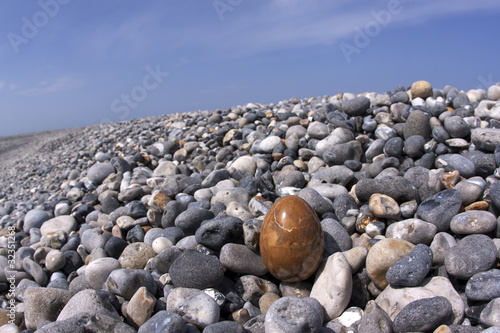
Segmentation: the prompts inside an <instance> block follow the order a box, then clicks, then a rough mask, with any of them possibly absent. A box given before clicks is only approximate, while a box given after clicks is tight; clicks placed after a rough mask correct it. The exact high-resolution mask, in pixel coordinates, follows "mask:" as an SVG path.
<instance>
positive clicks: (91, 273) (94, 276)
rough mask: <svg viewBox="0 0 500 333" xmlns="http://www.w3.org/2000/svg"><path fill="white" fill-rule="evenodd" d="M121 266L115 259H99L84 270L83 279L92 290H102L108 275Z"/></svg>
mask: <svg viewBox="0 0 500 333" xmlns="http://www.w3.org/2000/svg"><path fill="white" fill-rule="evenodd" d="M120 268H122V266H121V265H120V262H119V261H118V260H116V259H115V258H109V257H108V258H99V259H95V260H93V261H92V262H90V263H89V264H88V265H87V267H86V268H85V278H86V279H87V282H88V283H89V285H90V286H91V287H92V288H94V289H102V288H103V287H104V283H105V282H106V280H107V278H108V276H109V274H111V272H112V271H114V270H115V269H120Z"/></svg>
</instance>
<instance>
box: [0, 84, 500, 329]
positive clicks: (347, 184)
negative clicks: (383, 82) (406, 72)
mask: <svg viewBox="0 0 500 333" xmlns="http://www.w3.org/2000/svg"><path fill="white" fill-rule="evenodd" d="M407 84H408V85H407V86H398V87H395V88H394V89H393V90H391V91H387V92H378V93H377V92H366V93H362V94H357V95H356V94H353V93H347V92H346V93H339V94H335V95H331V96H320V97H311V98H303V99H299V98H295V97H294V98H291V99H289V100H284V101H280V102H276V103H271V104H266V105H264V104H259V103H247V104H244V105H240V106H236V107H231V108H226V109H220V110H215V111H196V112H190V113H182V114H170V115H164V116H154V117H148V118H143V119H134V120H128V121H122V122H119V123H107V124H101V125H94V126H89V127H82V128H75V129H69V130H62V131H57V132H44V133H35V134H34V135H24V136H19V137H17V138H16V137H9V138H0V333H17V332H25V333H28V332H40V333H42V332H43V333H48V332H72V333H80V332H82V333H83V332H116V333H118V332H120V333H122V332H140V333H143V332H144V333H146V332H173V333H188V332H189V333H194V332H206V333H214V332H225V333H229V332H242V333H243V332H247V333H260V332H267V333H275V332H276V333H280V332H283V333H285V332H286V333H290V332H297V333H298V332H321V333H328V332H335V333H340V332H342V333H347V332H353V333H357V332H359V333H362V332H363V333H365V332H384V333H389V332H439V333H445V332H459V333H462V332H463V333H469V332H470V333H475V332H490V333H492V332H497V333H498V332H500V264H499V259H500V84H496V85H492V86H490V87H484V88H483V89H470V90H468V91H462V90H458V89H457V88H455V87H453V86H451V85H447V86H445V87H433V86H432V85H431V83H429V82H426V81H417V82H413V83H412V82H409V83H407ZM289 196H296V197H299V198H301V199H302V200H303V201H304V202H305V203H304V204H302V201H300V202H301V203H300V204H298V205H297V204H288V206H287V205H286V204H284V203H285V202H297V201H294V200H292V201H290V200H288V201H285V200H284V201H282V204H281V205H279V206H278V205H273V204H274V203H276V202H277V201H278V200H280V199H282V198H286V197H289ZM303 205H305V207H306V208H302V207H303ZM268 212H271V213H270V214H268ZM299 215H300V218H296V219H294V216H299ZM279 216H283V219H284V220H285V221H283V222H281V221H279V218H278V217H279ZM304 221H305V222H304ZM309 221H311V222H309ZM273 223H274V224H276V225H278V226H279V227H278V228H275V229H271V228H267V226H266V224H273ZM304 223H305V224H306V225H305V228H306V229H300V228H302V227H303V225H304ZM313 223H316V224H317V227H314V228H312V227H310V226H311V225H313ZM285 224H286V227H285ZM299 225H300V226H299ZM261 229H262V232H266V234H261ZM294 230H295V231H297V234H293V232H294ZM292 234H293V235H295V236H293V235H292ZM318 237H319V238H318ZM273 239H274V240H273ZM276 239H277V240H278V241H276ZM318 239H319V240H321V241H319V240H318ZM285 240H286V241H285ZM261 241H265V242H266V244H261V243H260V242H261ZM278 243H279V244H278ZM264 245H266V246H264ZM278 245H280V246H284V247H285V248H286V249H287V250H288V249H292V248H293V249H294V251H296V252H298V253H302V254H304V253H305V254H308V253H310V255H307V256H308V258H307V259H304V260H306V261H307V260H309V258H313V259H317V265H310V262H309V261H307V265H304V261H300V260H302V259H297V258H296V257H295V256H291V255H283V253H282V252H281V251H285V250H280V248H281V247H279V246H278ZM264 251H265V252H264ZM262 252H264V253H262ZM286 253H288V252H286ZM280 256H281V257H280ZM283 257H284V259H281V258H283ZM278 259H279V260H278ZM280 260H281V261H280ZM287 265H288V266H287ZM297 265H298V266H297ZM300 265H302V266H300ZM271 266H272V267H271ZM286 267H301V268H300V269H298V270H292V271H290V270H288V269H287V268H286ZM304 267H305V268H304ZM285 277H286V278H285Z"/></svg>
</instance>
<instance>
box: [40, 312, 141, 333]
mask: <svg viewBox="0 0 500 333" xmlns="http://www.w3.org/2000/svg"><path fill="white" fill-rule="evenodd" d="M37 332H40V333H67V332H71V333H88V332H113V333H134V332H136V330H135V329H134V328H132V327H130V326H129V325H127V324H125V323H124V322H122V321H121V320H120V319H116V318H113V317H110V316H107V315H105V314H102V313H99V314H91V313H86V312H81V313H78V314H76V315H75V316H73V317H71V318H69V319H66V320H61V321H56V322H52V323H48V324H46V325H43V326H41V327H40V328H39V329H37Z"/></svg>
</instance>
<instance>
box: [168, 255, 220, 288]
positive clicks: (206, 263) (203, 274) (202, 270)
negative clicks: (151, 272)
mask: <svg viewBox="0 0 500 333" xmlns="http://www.w3.org/2000/svg"><path fill="white" fill-rule="evenodd" d="M168 273H169V274H170V278H171V279H172V283H173V284H174V286H176V287H185V288H197V289H205V288H210V287H215V286H217V285H218V284H219V283H220V282H221V281H222V279H223V277H224V269H223V267H222V265H221V263H220V261H219V260H218V259H217V257H215V256H212V255H206V254H203V253H200V252H198V251H196V250H185V251H184V252H183V253H182V254H181V255H180V256H179V257H177V259H175V261H174V262H173V264H172V265H171V266H170V269H169V271H168Z"/></svg>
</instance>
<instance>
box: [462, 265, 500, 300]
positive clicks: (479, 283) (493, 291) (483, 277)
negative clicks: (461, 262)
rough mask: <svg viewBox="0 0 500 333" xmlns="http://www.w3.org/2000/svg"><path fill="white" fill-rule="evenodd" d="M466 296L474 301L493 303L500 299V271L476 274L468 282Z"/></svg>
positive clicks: (493, 270) (494, 270)
mask: <svg viewBox="0 0 500 333" xmlns="http://www.w3.org/2000/svg"><path fill="white" fill-rule="evenodd" d="M465 295H467V299H470V300H472V301H491V300H492V299H494V298H497V297H500V270H498V269H492V270H489V271H486V272H480V273H477V274H474V275H473V276H472V277H471V278H470V279H469V281H467V285H466V287H465Z"/></svg>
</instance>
